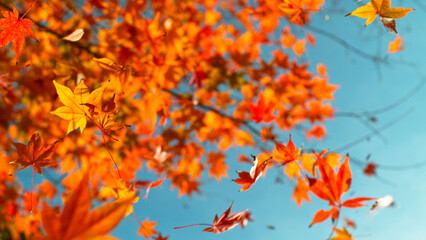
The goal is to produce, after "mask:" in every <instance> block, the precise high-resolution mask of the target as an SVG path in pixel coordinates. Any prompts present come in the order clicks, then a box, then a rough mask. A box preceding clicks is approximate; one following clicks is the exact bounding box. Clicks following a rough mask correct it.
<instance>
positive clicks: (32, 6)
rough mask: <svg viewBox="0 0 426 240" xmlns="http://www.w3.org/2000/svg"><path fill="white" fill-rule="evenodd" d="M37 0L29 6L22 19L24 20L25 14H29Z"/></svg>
mask: <svg viewBox="0 0 426 240" xmlns="http://www.w3.org/2000/svg"><path fill="white" fill-rule="evenodd" d="M36 2H37V0H34V1H33V2H32V3H31V5H30V6H29V7H28V9H27V11H25V13H24V14H23V15H22V16H21V18H20V20H22V19H23V18H24V17H25V15H27V13H28V12H29V11H30V9H31V8H32V7H33V6H34V4H35V3H36Z"/></svg>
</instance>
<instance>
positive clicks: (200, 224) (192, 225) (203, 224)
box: [173, 223, 213, 229]
mask: <svg viewBox="0 0 426 240" xmlns="http://www.w3.org/2000/svg"><path fill="white" fill-rule="evenodd" d="M194 226H213V225H211V224H207V223H197V224H191V225H187V226H183V227H174V228H173V229H181V228H187V227H194Z"/></svg>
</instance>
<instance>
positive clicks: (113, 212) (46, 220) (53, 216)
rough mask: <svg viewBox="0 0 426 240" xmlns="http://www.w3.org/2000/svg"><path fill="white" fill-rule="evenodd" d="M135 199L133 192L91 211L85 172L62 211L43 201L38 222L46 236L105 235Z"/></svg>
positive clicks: (89, 236) (81, 236)
mask: <svg viewBox="0 0 426 240" xmlns="http://www.w3.org/2000/svg"><path fill="white" fill-rule="evenodd" d="M134 199H135V196H134V195H132V196H129V197H127V198H125V199H120V200H116V201H114V202H111V203H108V204H106V205H103V206H100V207H98V208H96V209H94V210H92V211H90V208H91V202H90V193H89V178H88V175H87V174H85V175H84V176H83V179H82V180H81V182H80V183H79V185H78V186H77V188H76V189H75V190H74V192H72V193H71V195H70V196H69V197H68V199H67V201H65V205H64V207H63V209H62V212H61V213H58V209H57V208H52V207H50V206H49V205H47V203H46V202H43V209H42V212H41V222H42V225H43V229H44V231H45V232H46V234H47V237H46V239H52V240H56V239H61V240H71V239H91V238H93V237H100V236H103V235H106V234H108V233H109V232H111V230H112V229H114V228H115V227H116V226H117V225H118V224H119V223H120V221H121V220H122V218H123V217H124V215H125V213H126V211H127V209H128V208H129V207H131V206H132V203H133V200H134ZM89 211H90V212H89Z"/></svg>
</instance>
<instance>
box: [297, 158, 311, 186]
mask: <svg viewBox="0 0 426 240" xmlns="http://www.w3.org/2000/svg"><path fill="white" fill-rule="evenodd" d="M295 162H296V165H297V167H298V168H299V171H300V172H301V173H302V175H303V177H304V178H305V180H306V183H309V179H308V178H307V177H306V175H305V173H304V172H303V170H302V167H300V165H299V163H298V162H297V161H295Z"/></svg>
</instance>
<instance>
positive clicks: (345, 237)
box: [331, 227, 354, 240]
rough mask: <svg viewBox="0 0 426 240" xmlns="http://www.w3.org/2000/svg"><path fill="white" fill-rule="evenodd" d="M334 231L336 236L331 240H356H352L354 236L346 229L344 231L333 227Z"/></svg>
mask: <svg viewBox="0 0 426 240" xmlns="http://www.w3.org/2000/svg"><path fill="white" fill-rule="evenodd" d="M333 230H334V232H335V233H336V236H334V237H333V238H331V240H354V238H352V235H351V234H350V233H349V232H348V230H347V229H346V228H345V227H344V228H343V229H338V228H335V227H333Z"/></svg>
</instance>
